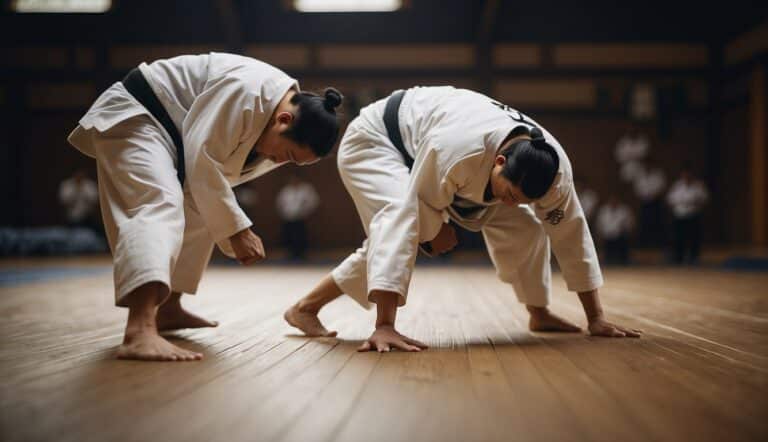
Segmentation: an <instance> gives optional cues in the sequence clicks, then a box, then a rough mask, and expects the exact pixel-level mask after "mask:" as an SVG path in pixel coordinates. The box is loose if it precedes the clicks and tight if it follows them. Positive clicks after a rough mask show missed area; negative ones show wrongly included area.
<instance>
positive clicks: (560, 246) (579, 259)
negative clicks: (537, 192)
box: [533, 156, 603, 292]
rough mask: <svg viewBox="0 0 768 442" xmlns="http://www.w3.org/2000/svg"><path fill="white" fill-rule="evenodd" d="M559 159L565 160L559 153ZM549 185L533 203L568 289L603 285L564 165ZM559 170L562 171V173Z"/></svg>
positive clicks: (596, 260) (592, 243)
mask: <svg viewBox="0 0 768 442" xmlns="http://www.w3.org/2000/svg"><path fill="white" fill-rule="evenodd" d="M560 161H561V162H562V161H568V159H567V158H565V157H563V156H561V157H560ZM566 166H567V167H565V168H564V169H561V172H560V173H558V175H557V177H556V178H555V183H554V184H553V186H552V188H551V189H550V190H549V192H547V194H545V195H544V197H542V198H541V199H540V200H538V201H536V202H535V203H534V204H533V209H534V212H535V213H536V217H537V218H539V220H541V222H542V224H543V226H544V230H545V231H546V232H547V236H549V239H550V241H551V244H552V250H553V251H554V253H555V257H556V258H557V262H558V264H559V265H560V269H561V270H562V272H563V277H564V278H565V282H566V284H567V286H568V290H571V291H575V292H586V291H590V290H594V289H596V288H598V287H600V286H601V285H602V284H603V276H602V272H601V271H600V264H599V262H598V259H597V252H596V251H595V244H594V242H593V241H592V235H591V234H590V232H589V226H588V225H587V220H586V218H585V216H584V211H583V210H582V208H581V204H580V203H579V199H578V197H577V195H576V189H575V188H574V185H573V179H572V178H571V174H570V173H569V171H570V165H566ZM562 170H565V172H563V171H562Z"/></svg>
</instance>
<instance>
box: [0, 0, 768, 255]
mask: <svg viewBox="0 0 768 442" xmlns="http://www.w3.org/2000/svg"><path fill="white" fill-rule="evenodd" d="M227 3H229V4H231V5H233V7H234V10H233V11H234V21H229V22H228V21H227V19H226V13H225V12H226V11H222V9H221V5H222V4H227ZM407 3H408V4H409V6H408V7H407V8H406V9H404V10H403V11H400V12H396V13H392V14H363V15H359V14H358V15H355V14H320V15H308V14H298V13H296V12H294V11H290V10H289V9H286V8H285V7H284V3H283V2H273V1H246V0H238V1H233V2H214V1H208V0H188V1H168V2H155V1H148V0H135V1H116V2H115V7H114V8H113V10H112V11H110V12H109V13H107V14H105V15H82V14H63V15H46V14H30V15H18V14H13V13H10V12H8V11H7V10H6V11H4V12H3V13H2V14H0V38H2V43H0V111H1V112H2V116H3V118H1V119H0V120H2V122H0V130H2V132H3V133H4V134H7V136H3V137H0V177H1V179H2V183H3V184H4V185H3V186H2V189H0V198H2V202H3V203H4V204H3V207H10V210H3V211H0V225H15V226H39V225H49V224H56V223H60V222H62V221H63V213H62V210H61V208H60V207H59V205H58V203H57V198H56V195H57V191H58V185H59V183H60V182H61V181H62V180H63V179H64V178H65V177H68V176H69V175H70V174H71V173H72V171H74V170H76V169H78V168H81V167H85V168H86V169H88V170H90V172H91V174H92V176H93V177H94V178H95V166H94V164H93V160H91V159H89V158H86V157H84V156H83V155H81V154H80V153H79V152H77V151H76V150H75V149H73V148H72V147H70V146H68V145H67V143H66V136H67V134H68V133H69V131H71V130H72V128H74V126H75V125H76V124H77V120H78V119H79V117H80V116H81V115H82V113H83V112H85V110H86V109H87V108H88V106H89V105H90V103H91V102H92V101H93V99H95V97H96V96H98V94H99V93H100V92H101V91H102V90H104V89H105V88H106V87H108V86H109V84H111V83H112V82H113V81H115V80H117V79H119V78H120V77H121V76H122V75H124V73H125V72H126V70H127V69H128V68H129V65H127V64H126V61H125V60H126V59H128V60H132V59H133V57H134V56H135V57H136V59H137V60H141V59H144V58H142V57H145V56H146V57H147V58H146V59H147V60H148V61H151V59H152V58H153V57H156V56H157V55H156V54H158V53H159V54H162V56H169V55H175V54H179V53H185V52H198V51H199V52H203V51H206V50H211V49H212V48H213V49H218V50H238V49H239V48H242V47H256V48H257V49H258V48H262V47H264V46H269V45H270V44H277V46H279V45H281V44H294V45H295V46H299V47H300V50H305V51H306V57H305V59H302V56H301V55H299V56H297V57H294V58H295V59H290V60H289V61H290V62H289V63H287V64H286V65H284V66H283V65H281V64H280V63H282V61H281V62H279V63H278V62H276V64H277V65H278V66H279V67H281V68H283V69H284V70H285V71H286V72H288V73H289V74H291V75H294V76H296V77H298V78H299V80H300V81H301V82H302V87H304V88H309V89H317V88H320V87H322V86H326V85H336V86H339V87H340V88H341V89H342V91H343V92H344V93H345V94H346V95H347V98H348V100H347V103H348V104H349V105H351V107H350V108H348V109H347V112H348V115H349V118H352V117H354V115H355V114H356V112H357V110H358V108H359V107H360V106H363V105H365V104H367V102H368V101H370V100H371V99H373V98H375V97H377V96H378V97H380V96H383V95H385V94H387V93H389V92H390V91H391V90H392V89H394V88H397V87H407V86H410V85H414V84H422V85H429V84H453V85H457V86H461V87H470V88H476V89H480V90H483V91H489V93H490V94H491V95H494V93H495V91H498V90H499V87H498V84H499V82H503V81H521V82H523V83H525V82H529V81H533V82H535V81H540V80H546V81H549V80H552V81H555V82H561V83H569V82H573V83H587V84H588V85H587V87H594V89H595V96H594V98H589V99H587V100H586V101H584V102H579V103H577V105H576V106H574V105H573V102H568V101H563V102H558V101H557V97H542V99H541V100H540V101H534V102H526V101H521V100H519V99H518V98H519V97H516V96H507V97H501V96H498V98H499V99H502V100H503V101H505V102H507V104H510V105H512V106H514V107H519V108H520V109H521V110H522V111H524V112H527V113H529V114H531V115H532V116H533V117H534V118H536V119H537V120H538V121H540V122H541V123H542V124H543V125H545V126H546V127H547V128H548V129H549V130H550V131H551V132H553V133H554V134H555V136H557V137H558V138H559V139H560V141H561V142H562V143H563V145H564V146H565V147H566V149H567V151H568V154H569V156H570V158H571V160H572V162H573V165H574V169H575V173H576V175H577V176H579V177H581V178H584V179H586V180H587V181H588V182H589V184H590V185H591V186H593V187H594V188H596V190H598V192H599V193H600V194H601V196H602V197H606V196H607V194H608V193H610V192H611V191H614V190H618V191H619V192H620V193H621V194H622V195H623V196H624V197H625V198H626V199H627V201H628V202H630V203H631V204H633V205H635V206H636V205H637V202H636V201H635V200H634V197H633V196H632V191H631V189H630V188H629V186H627V185H625V184H623V183H622V182H621V181H620V180H619V179H618V172H617V168H616V164H615V161H614V160H613V149H614V147H615V144H616V141H617V140H618V138H619V137H620V136H621V135H622V133H623V131H624V129H625V127H626V126H627V124H628V123H630V122H631V120H630V118H629V115H628V101H627V100H628V94H629V90H630V88H631V87H632V85H634V84H636V83H639V82H644V83H649V84H651V85H653V86H654V87H655V88H656V90H657V91H659V93H660V95H659V103H660V106H661V107H660V110H662V111H663V112H662V114H661V118H659V119H658V120H655V121H652V122H650V123H648V124H647V125H646V131H647V133H648V134H649V135H650V137H651V140H652V151H653V155H654V157H655V158H656V159H657V160H658V162H659V164H660V165H661V167H662V168H663V169H664V170H665V172H666V173H667V176H668V179H669V180H670V181H671V180H672V179H674V176H675V175H676V173H677V171H678V170H679V168H680V166H681V164H683V163H684V162H686V161H689V162H691V163H692V165H693V167H694V169H695V170H696V171H697V172H698V173H699V174H700V175H701V176H705V175H706V172H707V170H709V168H711V167H712V165H711V164H706V162H707V161H708V160H707V159H708V158H711V157H712V156H711V155H708V153H711V148H710V147H708V146H711V142H710V136H711V134H712V133H713V132H712V130H711V128H710V127H709V125H710V124H711V120H712V119H711V118H710V117H711V113H710V109H711V103H712V101H711V100H710V98H711V97H709V96H708V91H709V90H711V89H710V88H709V86H708V85H709V84H710V81H711V78H712V77H711V70H712V67H711V65H702V64H700V63H699V64H697V63H698V62H696V61H695V57H696V56H695V54H694V57H693V60H694V61H692V62H691V63H692V64H680V65H678V64H675V62H676V60H675V57H672V58H671V59H670V57H666V58H664V57H662V58H663V59H660V61H659V62H658V63H656V64H652V65H648V66H643V65H637V64H635V65H633V64H631V60H630V64H627V65H621V66H617V65H613V64H611V62H612V60H611V59H610V57H611V56H610V55H608V56H606V57H607V59H605V60H602V61H601V60H597V61H596V62H595V60H593V62H595V63H596V64H594V63H593V64H592V65H585V66H567V65H560V64H558V62H557V59H556V55H555V54H556V51H557V49H558V47H559V46H558V45H560V44H562V43H565V44H567V43H581V44H587V45H590V44H594V45H596V47H597V46H598V45H600V44H602V43H618V44H629V45H632V44H636V43H637V44H643V43H660V44H666V43H683V44H691V45H698V46H702V47H704V48H705V49H706V48H707V47H710V44H711V43H712V41H718V42H720V43H722V42H724V41H726V40H727V39H728V38H731V37H732V36H734V35H737V34H738V33H740V32H743V31H744V30H746V29H747V28H748V26H750V25H751V24H752V23H756V22H759V21H760V20H762V19H764V18H765V17H766V8H765V7H764V6H760V5H755V4H753V3H749V4H747V3H745V6H744V7H741V8H740V7H737V6H738V4H732V5H731V6H733V7H729V8H726V9H722V8H717V7H715V6H707V5H698V6H697V7H696V17H697V19H696V20H685V18H686V17H687V16H688V13H689V12H690V11H691V9H690V7H688V6H681V5H680V4H674V5H666V4H667V3H668V2H664V3H663V2H650V3H648V2H645V3H643V4H637V5H632V6H631V7H630V6H628V5H623V4H622V5H621V6H620V7H619V6H611V5H597V4H592V3H590V4H589V5H576V4H573V3H572V2H536V3H534V4H526V5H524V7H520V5H519V4H518V3H516V2H504V1H502V2H498V8H497V9H496V10H495V11H494V13H493V16H492V20H490V21H488V20H486V19H484V13H485V12H486V7H487V5H489V4H491V3H489V2H481V1H477V2H474V1H472V2H469V1H459V0H449V1H431V0H413V1H411V2H407ZM737 3H738V2H737ZM663 5H666V6H667V7H666V8H664V9H663V10H664V11H665V13H664V14H658V13H657V12H658V10H659V9H658V8H659V7H661V6H663ZM633 8H634V9H633ZM149 11H151V13H149ZM488 29H490V30H491V33H490V36H488V37H487V38H481V35H482V33H483V31H484V30H488ZM510 42H511V43H523V44H528V45H530V46H531V47H532V48H533V55H532V56H531V58H530V60H529V61H526V63H527V64H525V63H524V64H521V65H517V64H514V63H512V64H510V63H509V62H510V61H513V62H514V61H516V60H514V59H513V60H509V59H508V60H500V61H499V60H496V61H493V60H491V61H489V55H488V54H491V53H493V50H494V49H495V48H496V46H497V45H502V44H503V43H510ZM585 42H586V43H585ZM324 43H328V44H329V45H331V46H333V45H336V46H337V47H338V46H343V45H359V44H369V45H371V47H377V45H381V44H393V43H405V45H404V46H403V47H406V48H407V47H409V46H410V44H411V43H418V44H421V45H425V47H426V48H427V49H426V50H425V51H426V52H425V57H424V60H423V64H419V63H416V64H412V65H409V66H404V67H400V68H398V69H387V68H386V67H365V65H360V66H358V67H354V66H353V67H349V66H350V65H345V66H346V67H344V68H341V69H339V68H336V67H335V66H333V65H322V63H320V62H319V60H320V56H319V55H318V48H319V47H321V46H322V45H323V44H324ZM455 44H460V45H466V46H467V47H468V48H469V49H470V51H471V54H470V55H471V57H469V58H468V59H467V61H466V62H463V63H459V64H456V65H451V66H450V67H447V68H446V67H444V66H441V65H439V64H435V63H430V56H429V55H430V52H429V48H430V46H429V45H435V47H436V48H437V47H443V46H446V45H455ZM441 45H442V46H441ZM720 47H722V44H721V45H720ZM158 48H160V49H158ZM331 49H334V48H331ZM602 49H605V48H604V47H603V48H602ZM125 50H128V51H129V53H128V56H126V55H125V54H126V52H125ZM278 50H279V49H278ZM121 51H122V52H121ZM131 51H133V52H131ZM395 51H397V48H395ZM660 52H663V50H662V51H660ZM458 53H459V54H461V49H459V52H458ZM513 53H514V54H517V52H514V51H513ZM646 53H647V52H646ZM120 54H123V55H122V56H121V55H120ZM707 54H709V55H710V56H709V58H707ZM396 55H397V52H395V56H396ZM660 55H665V54H660ZM121 57H122V58H121ZM514 57H517V55H514V56H513V58H514ZM713 59H715V60H716V59H717V57H716V56H712V54H711V53H707V52H705V56H704V60H705V62H706V60H710V61H711V60H713ZM670 60H671V64H670ZM266 61H270V60H266ZM350 61H354V60H349V59H347V60H344V62H345V63H349V62H350ZM651 61H653V60H651ZM494 63H498V64H494ZM600 63H604V64H600ZM728 81H729V82H730V83H729V84H732V87H731V89H734V90H737V91H738V90H739V83H738V80H735V79H733V78H730V79H729V80H728ZM702 91H703V92H702ZM494 96H496V95H494ZM736 96H739V94H738V93H737V94H736ZM740 97H741V98H737V99H734V100H731V101H729V102H728V103H729V104H728V105H727V106H726V107H725V108H724V109H725V111H724V112H723V114H722V117H718V118H717V121H719V124H721V125H722V131H721V132H719V133H720V134H721V135H720V136H718V139H719V140H718V142H719V143H721V144H722V146H723V147H724V149H723V151H722V155H721V157H720V160H719V161H722V163H723V164H722V170H723V173H722V176H721V177H720V179H719V180H718V181H717V183H718V184H717V185H718V186H719V187H718V188H715V189H711V190H712V191H713V192H721V194H722V195H723V197H722V198H720V199H718V201H722V204H723V207H724V208H725V209H726V210H724V211H721V210H719V208H718V207H717V206H716V205H710V208H709V209H708V212H707V228H706V238H707V240H708V241H710V242H742V241H747V240H748V238H749V234H748V233H747V232H748V228H749V221H748V219H749V199H748V197H747V196H746V195H745V192H744V191H743V189H744V188H745V187H744V186H747V188H748V186H749V183H747V182H745V180H746V179H747V178H746V174H745V173H742V172H741V171H742V170H743V169H744V168H745V167H746V161H747V159H746V158H747V152H748V149H747V143H746V141H745V140H746V139H747V136H748V133H747V127H746V121H747V119H746V118H745V113H746V112H747V110H746V101H744V98H743V94H742V95H741V96H740ZM529 98H530V97H529ZM739 100H741V101H739ZM708 118H709V119H708ZM715 133H718V132H715ZM708 149H710V151H708ZM285 169H286V170H282V169H281V170H278V171H276V172H274V173H272V174H269V175H267V176H265V177H262V178H260V179H258V180H257V181H256V182H255V183H254V184H253V186H254V189H255V190H256V191H257V192H258V194H259V198H260V206H259V207H258V208H257V209H253V210H252V211H251V213H250V214H251V217H252V219H253V220H254V224H255V228H256V230H257V231H259V233H261V234H262V236H263V237H264V239H265V242H266V243H267V245H274V244H276V243H277V242H278V239H279V227H278V222H277V216H276V214H275V210H274V198H275V194H276V192H277V189H279V187H280V186H281V185H282V184H283V182H284V181H285V179H286V175H287V173H288V172H289V170H287V168H285ZM302 172H303V175H304V177H305V178H306V179H307V180H309V181H310V182H312V183H313V184H314V185H315V187H316V188H318V190H319V192H320V194H321V198H322V205H321V208H320V209H319V211H318V212H317V213H316V214H315V215H313V217H312V219H311V227H310V235H311V236H312V237H313V238H314V240H315V241H314V242H315V244H317V245H319V246H325V247H335V246H345V247H347V246H350V245H355V244H358V243H359V242H360V240H361V239H362V236H363V235H362V229H361V227H360V226H359V221H358V218H357V215H356V213H355V210H354V206H353V204H352V202H351V200H350V198H349V197H348V195H347V193H346V191H345V190H344V188H343V186H342V184H341V182H340V180H339V178H338V173H337V171H336V169H335V158H331V159H328V160H326V161H324V162H322V163H320V164H318V165H315V166H312V167H309V168H304V169H303V170H302ZM726 225H727V226H730V227H729V228H725V227H724V226H726Z"/></svg>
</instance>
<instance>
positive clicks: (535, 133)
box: [531, 127, 544, 140]
mask: <svg viewBox="0 0 768 442" xmlns="http://www.w3.org/2000/svg"><path fill="white" fill-rule="evenodd" d="M531 139H533V140H537V139H542V140H543V139H544V132H542V131H541V129H539V128H538V127H534V128H532V129H531Z"/></svg>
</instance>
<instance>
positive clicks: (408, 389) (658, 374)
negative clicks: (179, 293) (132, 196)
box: [0, 262, 768, 442]
mask: <svg viewBox="0 0 768 442" xmlns="http://www.w3.org/2000/svg"><path fill="white" fill-rule="evenodd" d="M68 265H70V266H73V267H76V266H77V265H78V263H77V262H71V263H69V264H68ZM82 265H84V266H98V265H101V266H102V268H103V269H104V271H101V272H98V271H96V272H90V273H86V274H83V275H77V276H75V277H71V278H64V277H62V278H57V279H54V280H48V281H41V282H31V283H20V284H16V285H11V286H6V287H3V288H0V318H2V321H0V385H1V389H0V440H2V441H5V442H10V441H16V440H56V441H78V442H80V441H185V442H186V441H256V440H259V441H260V440H265V441H267V440H281V441H300V442H306V441H351V442H359V441H387V442H394V441H411V440H413V441H415V440H418V441H509V440H521V441H528V440H531V441H534V440H540V441H580V440H589V441H622V442H623V441H683V440H690V441H726V440H727V441H737V440H745V441H746V440H754V441H760V440H762V441H765V440H768V275H767V274H766V273H736V272H732V273H725V272H718V271H714V270H694V269H666V268H661V267H657V268H648V267H647V268H641V269H625V270H612V269H609V270H607V271H606V279H607V284H606V286H605V287H604V289H603V292H602V295H603V301H604V303H605V305H606V310H607V313H608V314H609V315H610V318H612V319H614V320H616V321H620V322H622V323H624V324H627V325H629V326H632V327H636V328H642V329H644V330H645V336H644V337H643V338H642V339H635V340H629V339H626V340H611V339H605V338H590V337H588V336H586V335H579V334H571V335H555V334H545V333H529V332H528V331H527V330H526V313H525V311H524V309H523V308H522V307H521V306H520V305H519V304H518V303H517V302H516V300H515V297H514V296H513V294H512V292H511V289H510V288H509V287H508V286H505V285H503V284H501V283H499V282H497V280H496V279H495V276H494V272H493V270H492V269H490V268H485V267H477V266H475V267H463V268H462V267H422V268H419V269H417V272H416V275H415V277H414V281H413V286H412V291H411V295H410V298H409V304H408V306H407V307H406V308H405V309H403V310H401V313H400V317H399V323H400V328H401V329H402V331H403V332H404V333H406V334H408V335H411V336H413V337H415V338H417V339H420V340H423V341H426V342H427V343H428V344H430V345H431V346H432V348H431V349H430V350H429V351H426V352H424V353H421V354H407V353H391V354H383V355H381V354H377V353H365V354H362V353H356V352H355V347H356V346H357V345H358V344H359V341H360V340H361V339H363V338H365V337H366V336H367V335H368V334H369V333H370V331H371V324H372V318H373V316H372V313H370V312H367V311H364V310H362V309H360V308H359V307H357V306H356V305H355V304H353V303H352V301H350V300H349V299H342V300H340V301H338V302H336V303H335V304H333V305H332V306H330V307H329V308H328V309H327V310H324V311H323V312H322V315H321V317H322V318H323V319H324V320H325V321H327V322H328V324H329V325H330V326H332V327H333V328H335V329H337V330H339V331H340V333H339V336H340V339H306V338H303V337H300V336H297V335H295V334H294V330H292V329H291V328H290V327H288V326H287V325H286V324H284V323H283V321H282V319H281V316H282V312H283V310H284V309H285V308H286V307H287V306H289V305H290V304H291V303H292V302H294V301H295V300H296V299H297V298H298V297H300V296H301V295H302V294H304V293H305V292H306V291H307V290H308V289H309V288H310V287H311V286H312V285H313V284H314V283H315V282H316V281H317V280H318V279H319V278H320V277H321V276H322V275H323V274H324V273H325V272H327V271H328V268H326V267H280V266H262V267H253V268H251V269H244V268H239V267H213V268H211V269H209V272H208V273H207V275H206V278H205V280H204V283H203V285H202V288H201V292H200V294H199V295H198V296H197V297H196V298H193V299H190V300H189V301H188V302H187V304H188V305H189V306H191V307H192V308H193V309H196V310H197V311H198V312H200V313H203V314H205V315H207V316H209V317H211V318H212V319H218V320H219V321H221V323H222V325H221V326H220V327H219V328H217V329H209V330H199V331H184V332H180V333H176V334H175V335H173V336H174V337H175V339H176V342H178V343H180V345H185V346H187V347H189V348H193V349H196V350H198V351H202V352H203V353H204V354H205V360H204V361H202V362H196V363H142V362H127V361H117V360H115V359H113V357H114V352H115V348H116V346H117V345H118V344H119V343H120V341H121V336H122V331H123V325H124V320H125V315H126V312H125V310H122V309H117V308H115V307H113V306H112V302H113V301H112V294H111V293H112V289H111V287H112V283H111V274H110V273H109V272H108V271H107V268H106V267H103V266H104V263H101V264H99V263H93V262H87V263H84V264H82ZM27 267H29V266H27ZM555 278H556V284H555V286H556V287H555V295H554V302H553V309H554V310H555V311H556V312H559V313H561V314H562V315H564V316H566V317H568V318H571V319H573V320H576V321H579V323H582V324H583V318H582V312H581V308H580V307H579V304H578V302H577V299H576V297H575V295H574V294H572V293H568V292H566V291H565V288H564V284H563V282H562V279H561V277H560V275H556V276H555Z"/></svg>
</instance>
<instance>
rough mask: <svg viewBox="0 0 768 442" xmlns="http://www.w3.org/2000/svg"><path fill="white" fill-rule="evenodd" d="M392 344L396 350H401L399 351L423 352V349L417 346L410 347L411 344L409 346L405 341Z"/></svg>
mask: <svg viewBox="0 0 768 442" xmlns="http://www.w3.org/2000/svg"><path fill="white" fill-rule="evenodd" d="M392 344H393V345H394V346H395V348H397V349H399V350H405V351H421V349H420V348H419V347H416V346H415V345H410V344H407V343H406V342H405V341H403V340H398V341H395V342H393V343H392Z"/></svg>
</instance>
